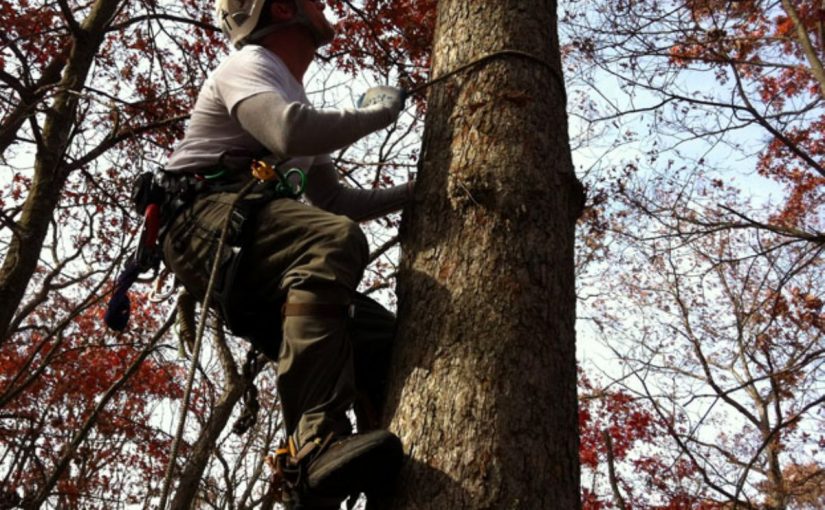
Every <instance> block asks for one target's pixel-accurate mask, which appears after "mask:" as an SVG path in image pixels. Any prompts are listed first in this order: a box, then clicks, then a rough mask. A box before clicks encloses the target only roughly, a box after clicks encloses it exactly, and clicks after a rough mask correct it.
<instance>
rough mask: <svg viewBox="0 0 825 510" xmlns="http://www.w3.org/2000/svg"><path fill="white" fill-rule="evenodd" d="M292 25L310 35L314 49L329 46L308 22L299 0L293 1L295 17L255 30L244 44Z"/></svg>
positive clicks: (318, 31)
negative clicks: (313, 42) (299, 27)
mask: <svg viewBox="0 0 825 510" xmlns="http://www.w3.org/2000/svg"><path fill="white" fill-rule="evenodd" d="M293 25H303V26H305V27H306V28H307V29H309V32H310V33H311V34H312V39H313V40H314V41H315V48H316V49H317V48H320V47H321V46H325V45H327V44H329V41H327V40H325V38H324V34H323V33H321V31H320V30H319V29H318V27H316V26H315V25H313V24H312V22H311V21H310V20H309V17H308V16H307V15H306V11H304V6H303V5H302V4H301V0H295V15H294V16H293V17H292V19H291V20H289V21H282V22H280V23H272V24H271V25H268V26H265V27H263V28H260V29H258V30H255V31H254V32H252V33H251V34H249V36H247V37H246V40H245V41H244V44H246V43H249V42H252V41H256V40H258V39H260V38H262V37H264V36H266V35H269V34H271V33H272V32H277V31H278V30H281V29H282V28H286V27H291V26H293Z"/></svg>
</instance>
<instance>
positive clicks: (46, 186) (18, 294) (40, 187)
mask: <svg viewBox="0 0 825 510" xmlns="http://www.w3.org/2000/svg"><path fill="white" fill-rule="evenodd" d="M119 4H120V1H119V0H97V1H96V2H95V3H94V5H93V6H92V7H91V9H90V11H89V14H88V16H87V17H86V18H85V19H84V20H83V23H82V24H80V25H75V23H74V22H72V23H70V28H71V29H72V31H73V33H72V43H73V46H72V50H71V52H70V53H69V58H68V61H67V63H66V66H65V68H64V69H63V77H62V79H61V81H60V84H59V86H58V89H59V90H60V92H58V93H57V94H56V96H55V99H54V103H53V104H52V106H51V108H49V109H48V113H47V114H46V118H45V121H44V124H43V130H42V132H41V133H40V135H39V139H38V143H37V156H36V158H35V163H34V179H33V180H32V185H31V189H30V190H29V194H28V196H27V197H26V201H25V202H24V204H23V211H22V214H21V216H20V220H19V221H18V222H17V224H16V229H15V232H14V235H13V236H12V239H11V243H10V244H9V249H8V251H7V252H6V257H5V259H4V260H3V265H2V267H0V345H2V344H3V342H4V341H5V340H6V338H7V336H8V335H9V334H11V332H10V331H8V327H9V324H10V323H11V321H12V318H13V317H14V313H15V311H16V310H17V307H18V306H19V305H20V301H21V300H22V299H23V295H24V293H25V291H26V287H27V286H28V284H29V280H31V277H32V274H33V273H34V271H35V269H36V268H37V261H38V260H40V250H41V248H42V247H43V240H44V239H45V237H46V233H47V232H48V230H49V222H50V221H51V219H52V217H53V215H54V209H55V207H57V203H58V200H59V199H60V193H61V192H62V190H63V185H64V184H65V182H66V178H67V177H68V171H67V170H66V165H65V160H64V158H65V153H66V150H67V148H68V145H69V138H70V134H71V131H72V127H73V126H74V125H75V121H76V119H75V113H76V111H77V104H78V97H77V93H78V92H79V91H80V90H82V89H83V86H84V85H85V83H86V78H87V76H88V75H89V70H90V69H91V67H92V63H93V62H94V58H95V55H96V54H97V51H98V48H99V47H100V44H101V43H102V42H103V38H104V36H105V34H106V27H108V26H109V25H110V24H111V22H112V19H113V18H114V16H115V13H116V12H117V8H118V6H119ZM55 65H57V64H55ZM53 72H55V71H54V69H52V68H51V66H50V67H49V69H47V74H49V73H53ZM4 143H5V141H4Z"/></svg>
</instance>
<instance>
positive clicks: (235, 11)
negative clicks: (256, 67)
mask: <svg viewBox="0 0 825 510" xmlns="http://www.w3.org/2000/svg"><path fill="white" fill-rule="evenodd" d="M268 3H269V1H268V0H216V1H215V17H216V18H217V21H218V23H219V24H220V26H221V30H223V33H224V34H226V36H227V37H229V40H230V41H232V44H233V45H234V46H235V47H236V48H241V47H242V46H244V45H245V44H247V43H249V42H252V41H254V40H256V39H260V38H261V37H263V36H265V35H267V34H269V33H272V32H274V31H276V30H279V29H281V28H284V27H287V26H291V25H297V24H301V25H304V26H306V27H307V28H309V30H310V32H312V36H313V37H314V38H315V45H316V46H317V47H321V46H323V45H325V44H328V43H329V42H330V38H328V37H324V36H323V34H322V33H321V32H320V31H319V30H318V28H317V27H315V26H314V25H313V24H312V22H311V21H309V18H308V17H307V15H306V12H305V11H304V6H303V4H302V3H301V0H295V15H294V16H293V17H292V19H291V20H289V21H286V22H283V23H272V24H271V25H269V26H266V27H261V28H260V29H258V30H255V27H256V26H258V21H259V20H260V19H261V13H262V12H263V10H264V7H265V6H266V5H267V4H268Z"/></svg>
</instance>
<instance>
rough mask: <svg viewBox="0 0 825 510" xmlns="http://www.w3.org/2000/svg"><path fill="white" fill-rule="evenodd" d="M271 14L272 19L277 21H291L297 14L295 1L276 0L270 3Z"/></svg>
mask: <svg viewBox="0 0 825 510" xmlns="http://www.w3.org/2000/svg"><path fill="white" fill-rule="evenodd" d="M299 1H300V0H299ZM269 15H270V16H271V19H272V21H274V22H276V23H278V22H281V21H289V20H291V19H292V17H293V16H295V3H294V2H284V1H281V0H275V1H274V2H271V3H270V4H269Z"/></svg>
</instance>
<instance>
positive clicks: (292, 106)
mask: <svg viewBox="0 0 825 510" xmlns="http://www.w3.org/2000/svg"><path fill="white" fill-rule="evenodd" d="M400 110H401V103H400V101H399V104H398V105H397V108H396V107H393V106H387V105H382V104H375V105H372V106H369V107H366V108H360V109H358V110H316V109H315V108H313V107H311V106H309V105H305V104H302V103H299V102H290V103H287V102H286V100H284V98H283V97H282V96H281V95H280V94H278V93H277V92H266V93H261V94H256V95H254V96H251V97H249V98H246V99H244V100H242V101H241V102H240V103H239V104H238V105H237V107H236V108H235V117H236V118H237V119H238V122H239V123H240V124H241V126H242V127H243V128H244V129H245V130H246V131H247V132H249V133H250V134H251V135H252V136H254V137H255V138H256V139H257V140H258V141H259V142H261V143H262V144H263V145H264V146H265V147H266V148H267V149H269V150H270V151H272V153H273V154H276V155H279V156H282V157H288V156H289V157H294V156H316V155H318V154H328V153H330V152H333V151H335V150H338V149H342V148H344V147H346V146H348V145H350V144H352V143H353V142H355V141H357V140H359V139H360V138H363V137H364V136H366V135H368V134H370V133H372V132H374V131H378V130H379V129H381V128H384V127H386V126H388V125H390V124H391V123H392V122H394V121H395V119H396V118H397V117H398V114H399V112H400Z"/></svg>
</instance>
